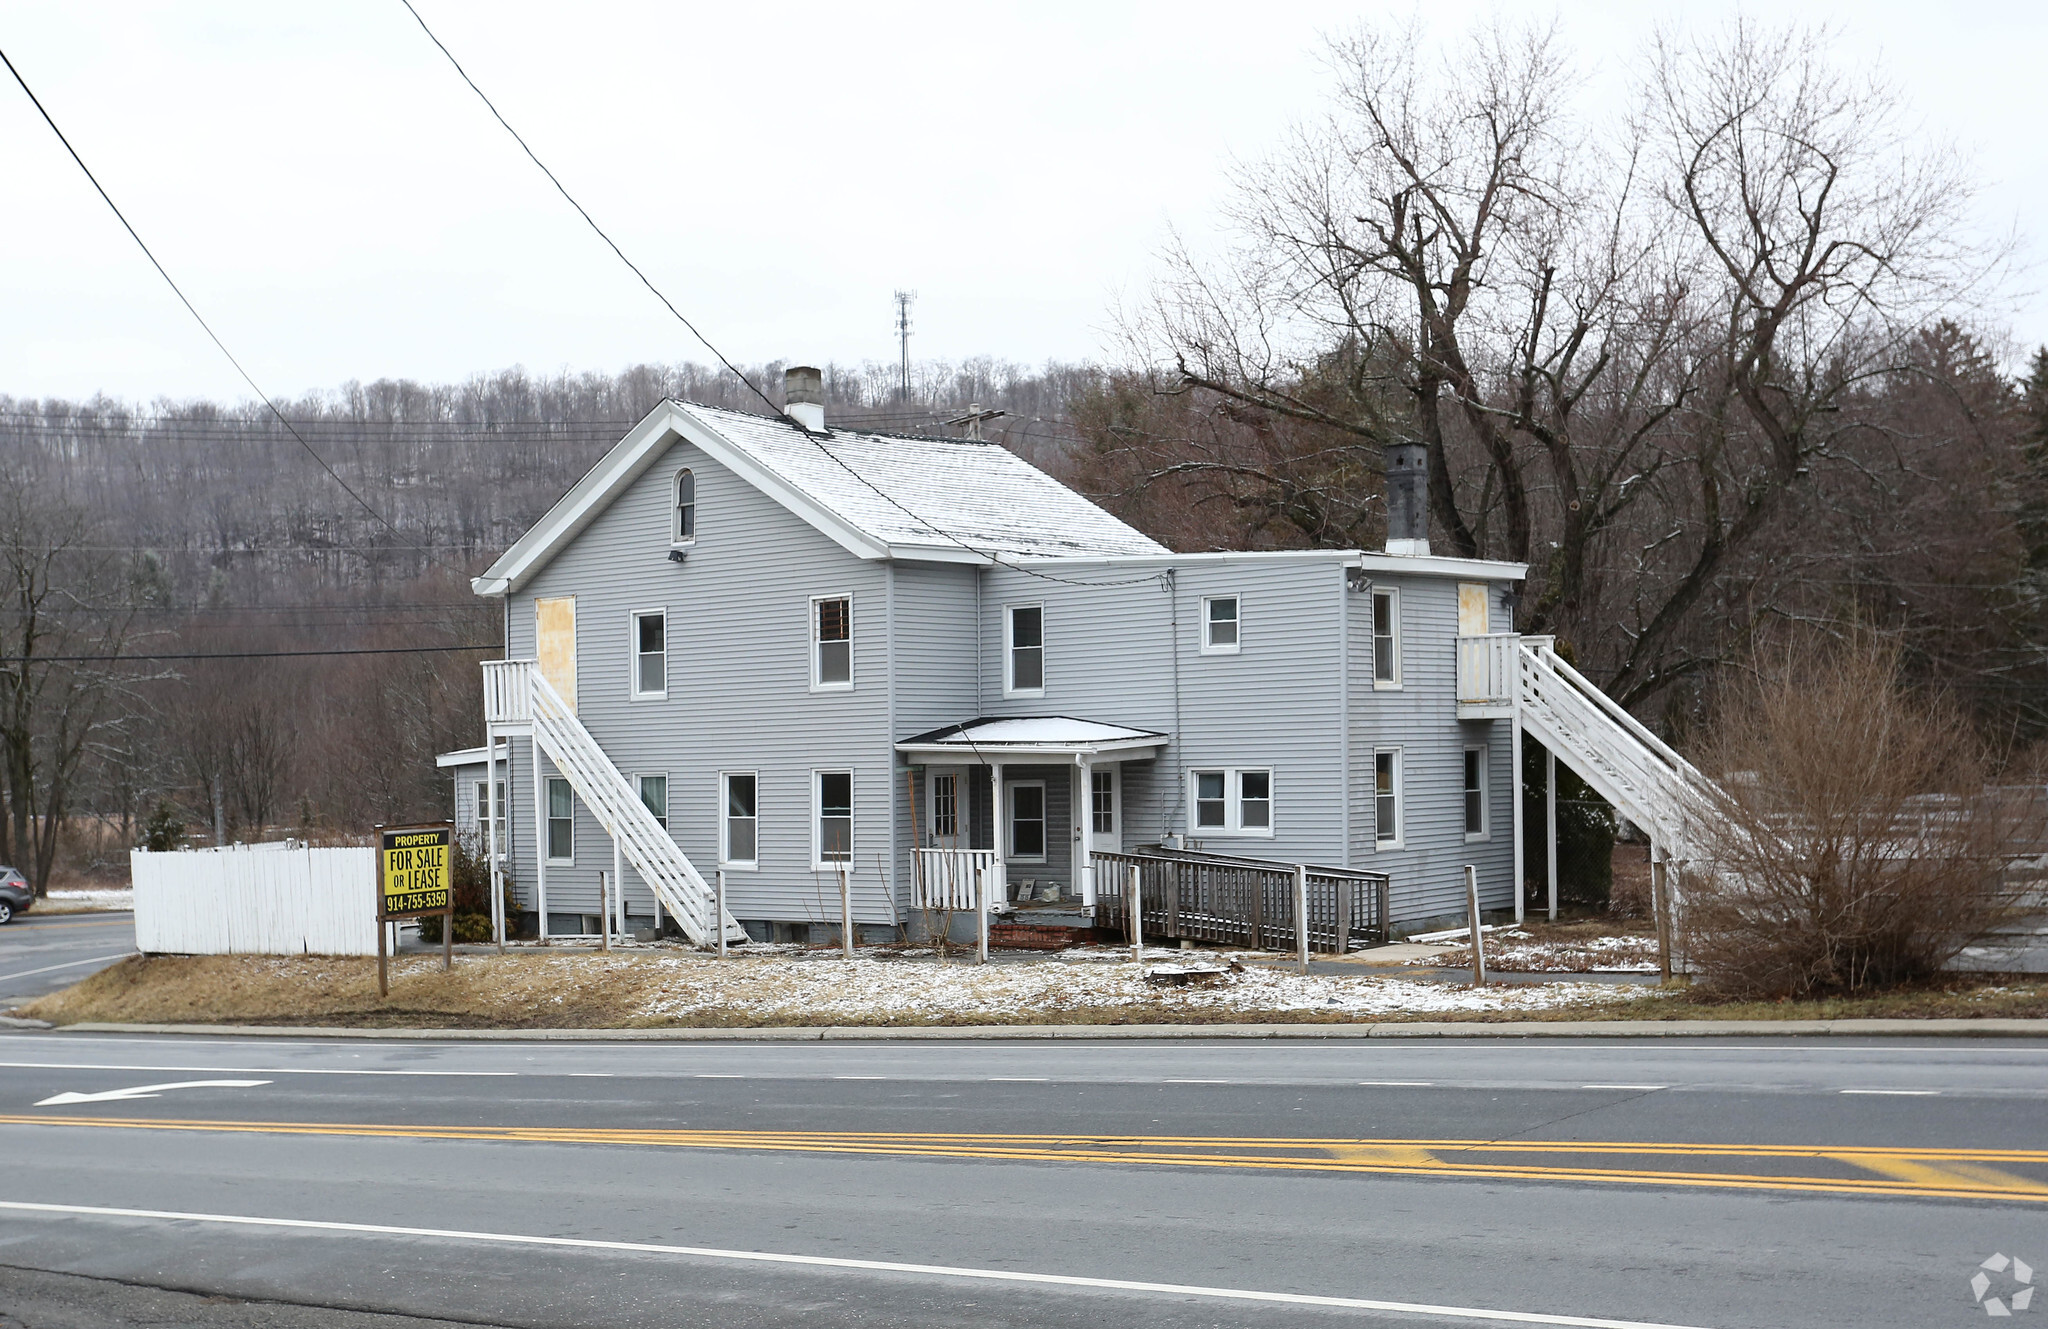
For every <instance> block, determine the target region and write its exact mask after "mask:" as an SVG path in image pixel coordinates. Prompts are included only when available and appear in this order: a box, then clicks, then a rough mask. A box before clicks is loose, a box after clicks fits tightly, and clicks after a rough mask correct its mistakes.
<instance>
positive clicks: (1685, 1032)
mask: <svg viewBox="0 0 2048 1329" xmlns="http://www.w3.org/2000/svg"><path fill="white" fill-rule="evenodd" d="M58 1032H62V1033H72V1034H76V1033H87V1034H191V1035H206V1036H212V1037H220V1036H223V1035H229V1036H233V1037H237V1038H353V1039H372V1040H384V1041H417V1042H445V1043H523V1042H549V1043H824V1042H906V1041H951V1042H1030V1041H1045V1040H1062V1039H1063V1040H1074V1039H1083V1040H1093V1041H1098V1042H1099V1041H1103V1040H1108V1039H1116V1040H1125V1039H1153V1040H1182V1041H1185V1040H1189V1039H1281V1038H1292V1039H1324V1040H1327V1039H1359V1038H1829V1037H1833V1038H1856V1037H1873V1036H1876V1037H1901V1036H1904V1037H1922V1038H1929V1037H1964V1038H2048V1019H2044V1020H2020V1019H1984V1020H1550V1021H1541V1020H1530V1021H1521V1022H1516V1023H1499V1024H1491V1023H1487V1022H1485V1021H1480V1020H1461V1021H1436V1022H1426V1021H1413V1022H1386V1023H1378V1024H1363V1023H1360V1024H1206V1025H1202V1024H1110V1025H1100V1024H1024V1025H1019V1024H1011V1025H965V1026H958V1027H922V1026H921V1027H915V1028H890V1027H881V1026H862V1025H822V1026H815V1027H808V1026H783V1027H777V1028H765V1029H403V1028H401V1029H342V1028H333V1027H327V1026H304V1027H294V1026H286V1025H258V1024H109V1023H81V1024H72V1025H62V1026H59V1027H58Z"/></svg>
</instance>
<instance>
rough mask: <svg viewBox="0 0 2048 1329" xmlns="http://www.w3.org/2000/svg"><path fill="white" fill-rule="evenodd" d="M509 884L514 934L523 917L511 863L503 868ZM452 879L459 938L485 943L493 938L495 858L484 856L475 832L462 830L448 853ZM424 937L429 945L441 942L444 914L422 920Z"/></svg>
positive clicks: (507, 896)
mask: <svg viewBox="0 0 2048 1329" xmlns="http://www.w3.org/2000/svg"><path fill="white" fill-rule="evenodd" d="M500 873H501V878H502V880H503V881H504V883H505V919H506V935H508V936H509V935H511V921H512V920H513V919H515V918H517V917H518V916H519V914H518V909H517V907H516V906H515V905H514V904H513V903H512V873H511V869H510V867H509V866H507V867H505V868H501V869H500ZM448 880H449V885H450V887H451V888H452V889H451V891H450V894H452V895H453V896H454V897H455V940H457V941H460V942H465V943H467V942H485V941H489V940H491V861H490V859H488V858H486V857H485V856H484V852H483V843H482V841H481V840H479V839H478V837H477V835H476V834H475V832H473V831H458V832H456V835H455V843H454V846H453V847H452V848H451V849H450V851H449V855H448ZM419 925H420V940H421V941H423V942H426V943H427V944H428V945H430V946H431V945H438V944H439V943H440V940H441V916H440V915H439V914H433V915H429V916H426V917H423V918H421V919H420V920H419Z"/></svg>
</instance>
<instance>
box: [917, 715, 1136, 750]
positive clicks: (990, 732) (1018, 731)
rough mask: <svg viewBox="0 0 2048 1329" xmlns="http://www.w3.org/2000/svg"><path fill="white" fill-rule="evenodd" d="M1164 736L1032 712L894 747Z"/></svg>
mask: <svg viewBox="0 0 2048 1329" xmlns="http://www.w3.org/2000/svg"><path fill="white" fill-rule="evenodd" d="M1165 741H1166V735H1164V734H1161V733H1157V732H1154V731H1153V730H1150V729H1132V728H1129V727H1128V726H1125V725H1120V724H1103V723H1101V722H1100V721H1097V720H1077V719H1075V718H1074V717H1072V716H1070V715H1034V716H1025V717H1020V718H1018V719H1013V720H1004V719H997V720H969V721H967V722H966V723H965V724H955V725H947V726H946V727H945V728H943V729H933V730H930V731H929V732H927V733H922V734H918V735H916V736H914V737H912V738H906V739H904V740H903V741H902V742H901V743H899V744H897V746H898V747H905V748H908V747H959V748H962V749H967V748H974V747H1000V748H1016V747H1029V748H1100V747H1106V746H1110V745H1124V744H1146V745H1149V744H1157V743H1163V742H1165Z"/></svg>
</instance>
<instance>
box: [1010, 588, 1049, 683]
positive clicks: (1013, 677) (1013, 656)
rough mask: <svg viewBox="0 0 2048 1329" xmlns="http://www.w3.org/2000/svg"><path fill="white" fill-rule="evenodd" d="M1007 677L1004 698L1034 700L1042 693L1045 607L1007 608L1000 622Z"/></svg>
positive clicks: (1021, 606)
mask: <svg viewBox="0 0 2048 1329" xmlns="http://www.w3.org/2000/svg"><path fill="white" fill-rule="evenodd" d="M1003 635H1004V636H1005V637H1006V638H1007V639H1008V640H1007V641H1006V642H1005V643H1004V645H1005V647H1006V654H1007V656H1008V658H1009V662H1010V663H1009V676H1008V677H1007V678H1005V679H1004V680H1003V695H1004V696H1006V697H1036V696H1041V695H1043V693H1044V692H1045V606H1043V605H1011V606H1010V607H1009V611H1008V613H1007V615H1006V616H1005V618H1004V622H1003Z"/></svg>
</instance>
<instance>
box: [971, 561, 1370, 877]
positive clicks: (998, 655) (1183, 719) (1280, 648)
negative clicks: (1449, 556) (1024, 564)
mask: <svg viewBox="0 0 2048 1329" xmlns="http://www.w3.org/2000/svg"><path fill="white" fill-rule="evenodd" d="M1172 566H1174V564H1173V563H1172V561H1171V560H1168V559H1162V560H1160V562H1159V563H1158V565H1156V566H1145V565H1141V566H1136V567H1133V566H1131V565H1128V564H1125V565H1119V566H1117V567H1116V568H1114V569H1113V570H1108V569H1089V568H1085V567H1084V568H1081V569H1079V570H1077V571H1075V572H1072V573H1062V574H1061V576H1062V577H1063V578H1065V579H1066V580H1065V581H1051V580H1047V579H1044V578H1040V577H1032V576H1030V575H1028V574H1026V573H1022V572H1019V571H1016V570H1014V569H1008V568H994V569H991V570H989V571H988V572H986V573H984V574H983V575H984V578H985V580H984V586H983V614H982V694H983V705H982V710H983V712H984V713H985V714H988V715H1014V716H1023V715H1067V716H1074V717H1077V718H1080V719H1086V720H1097V721H1103V722H1106V723H1110V724H1120V725H1128V726H1131V727H1133V728H1137V729H1150V730H1156V731H1159V732H1162V733H1166V734H1170V735H1173V736H1174V740H1173V742H1172V743H1171V744H1170V745H1169V746H1168V748H1167V751H1166V753H1165V754H1164V755H1163V756H1162V757H1161V758H1160V759H1159V760H1158V761H1156V762H1152V763H1128V764H1127V765H1126V769H1125V771H1124V776H1125V792H1124V841H1125V844H1126V845H1127V846H1128V845H1138V844H1153V843H1157V842H1158V841H1159V839H1160V837H1161V836H1162V835H1164V834H1167V833H1170V832H1181V833H1187V832H1188V830H1189V828H1188V826H1187V808H1186V802H1187V799H1186V794H1185V790H1186V780H1187V774H1186V773H1187V772H1189V771H1192V770H1198V769H1208V768H1238V769H1243V768H1271V770H1272V772H1273V834H1272V835H1271V836H1270V837H1268V836H1252V835H1242V836H1241V835H1207V836H1200V837H1197V839H1198V840H1199V843H1200V846H1201V847H1202V848H1205V849H1212V850H1215V851H1217V852H1221V853H1232V854H1243V855H1249V856H1251V857H1259V858H1264V857H1272V858H1280V859H1291V860H1297V861H1300V860H1307V861H1313V862H1324V863H1340V864H1341V862H1342V860H1343V857H1344V850H1345V845H1344V832H1343V826H1344V816H1345V808H1344V798H1343V788H1344V784H1343V757H1344V753H1343V746H1342V741H1341V733H1340V726H1339V724H1338V723H1337V716H1338V711H1339V696H1340V692H1339V676H1340V672H1341V661H1340V650H1339V647H1340V638H1339V631H1338V618H1337V607H1338V597H1339V595H1340V594H1341V593H1342V590H1343V585H1344V559H1343V558H1342V557H1341V556H1339V555H1336V554H1332V555H1331V556H1330V557H1329V558H1327V559H1285V560H1268V561H1250V560H1248V561H1245V562H1202V563H1193V564H1183V565H1180V566H1178V567H1176V568H1175V574H1174V588H1173V591H1172V593H1171V594H1169V593H1167V591H1166V590H1165V589H1164V588H1163V587H1162V586H1161V585H1160V584H1159V583H1158V582H1157V581H1151V580H1146V581H1140V582H1138V583H1137V584H1135V585H1128V584H1127V585H1116V586H1092V587H1090V586H1075V585H1071V584H1067V583H1068V582H1078V581H1090V582H1097V583H1102V582H1130V581H1131V580H1132V579H1133V578H1141V577H1144V576H1146V574H1147V573H1151V572H1157V571H1161V570H1163V569H1164V568H1166V567H1172ZM1214 595H1236V596H1238V597H1239V634H1240V635H1239V649H1238V651H1237V653H1236V654H1233V655H1205V654H1203V653H1202V649H1201V642H1202V635H1201V634H1202V622H1201V613H1202V600H1203V598H1204V597H1205V596H1214ZM1018 604H1043V605H1044V607H1045V689H1044V695H1043V696H1042V697H1005V696H1004V695H1003V690H1004V689H1003V684H1004V679H1005V669H1006V665H1007V662H1006V661H1005V659H1004V613H1005V611H1006V608H1007V607H1008V606H1011V605H1018ZM1176 673H1178V687H1177V688H1176V677H1175V676H1176ZM1176 694H1177V697H1176Z"/></svg>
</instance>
